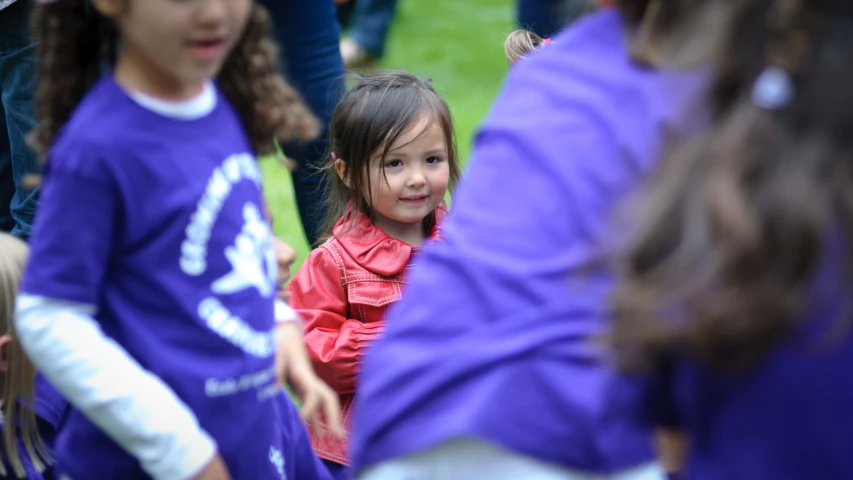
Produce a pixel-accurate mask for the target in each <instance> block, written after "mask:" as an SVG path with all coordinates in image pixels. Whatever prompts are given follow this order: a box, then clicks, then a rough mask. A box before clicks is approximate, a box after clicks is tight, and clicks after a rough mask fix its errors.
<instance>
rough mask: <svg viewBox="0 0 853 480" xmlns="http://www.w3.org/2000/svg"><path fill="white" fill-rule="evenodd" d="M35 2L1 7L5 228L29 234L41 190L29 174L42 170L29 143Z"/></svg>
mask: <svg viewBox="0 0 853 480" xmlns="http://www.w3.org/2000/svg"><path fill="white" fill-rule="evenodd" d="M31 13H32V2H31V1H30V0H18V1H17V2H14V3H12V4H11V5H9V6H8V7H6V8H4V9H3V10H0V116H2V119H0V203H2V205H0V228H2V229H3V230H4V231H11V233H12V234H13V235H16V236H18V237H20V238H23V239H28V238H29V236H30V233H31V232H32V224H33V217H34V216H35V211H36V203H37V201H38V189H37V188H28V187H32V185H27V183H28V182H27V180H28V179H27V177H28V176H30V175H37V174H38V173H39V164H38V157H37V156H36V154H35V152H33V151H32V150H31V149H30V148H29V147H28V146H27V144H26V136H27V133H29V131H30V130H31V129H32V128H33V126H34V125H35V97H34V95H35V88H36V57H35V44H34V42H33V39H32V37H31V35H30V32H29V25H30V14H31Z"/></svg>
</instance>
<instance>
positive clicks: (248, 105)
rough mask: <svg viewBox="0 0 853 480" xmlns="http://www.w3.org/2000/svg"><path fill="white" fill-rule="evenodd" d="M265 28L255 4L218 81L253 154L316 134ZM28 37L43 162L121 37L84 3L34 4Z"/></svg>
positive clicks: (37, 145)
mask: <svg viewBox="0 0 853 480" xmlns="http://www.w3.org/2000/svg"><path fill="white" fill-rule="evenodd" d="M269 28H270V19H269V15H268V13H267V11H266V10H265V9H264V8H263V7H262V6H260V5H253V6H252V11H251V14H250V17H249V20H248V23H247V25H246V29H245V31H244V33H243V36H242V37H241V39H240V40H239V41H238V43H237V45H236V46H235V47H234V50H233V51H232V52H231V54H230V55H229V57H228V59H227V60H226V62H225V64H224V65H223V67H222V71H221V72H220V73H219V77H218V79H217V80H218V85H219V87H220V88H221V89H222V91H223V92H224V93H225V95H226V96H227V97H228V99H229V100H230V101H231V103H232V104H233V105H234V107H235V109H236V110H237V112H238V113H239V115H240V118H241V120H242V122H243V125H244V127H245V128H246V133H247V134H248V137H249V140H250V141H251V144H252V147H253V148H254V149H255V153H256V154H258V155H265V154H269V153H273V152H275V151H276V140H282V141H284V140H293V139H298V140H310V139H312V138H314V137H316V136H317V135H318V134H319V132H320V127H319V122H318V121H317V120H316V118H314V116H313V115H312V114H311V113H310V111H309V110H308V107H306V106H305V104H304V103H303V101H302V99H301V98H300V96H299V94H298V93H297V92H296V91H295V90H294V89H293V88H292V87H291V86H290V85H288V84H287V83H286V82H285V81H284V79H283V78H282V77H281V76H280V75H279V73H278V72H279V68H278V54H277V49H276V46H275V44H274V43H273V41H272V40H271V39H270V38H269V35H268V31H269ZM33 30H34V32H35V33H36V35H37V38H38V40H39V41H40V43H39V45H38V57H39V62H38V63H39V71H38V76H39V84H38V89H37V92H36V108H37V114H38V115H37V117H38V124H37V125H36V127H35V129H34V130H33V132H32V133H31V134H30V144H31V146H32V147H33V148H34V149H35V150H36V151H37V152H38V153H39V154H41V155H42V156H44V155H46V153H47V151H48V150H49V149H50V147H51V145H52V144H53V142H54V140H55V139H56V135H57V132H58V131H59V129H60V128H62V126H63V125H64V124H65V122H67V121H68V119H69V117H70V116H71V113H72V112H73V111H74V109H75V108H76V107H77V105H78V104H79V103H80V101H81V100H82V99H83V96H84V95H85V94H86V92H87V91H88V90H89V88H91V87H92V85H93V84H94V83H95V82H96V81H97V80H98V78H100V76H101V75H102V74H103V73H104V72H105V68H104V67H105V65H112V64H113V63H114V62H115V59H116V55H117V52H118V48H119V47H118V44H119V43H118V42H119V36H118V33H117V32H116V30H115V28H114V27H113V26H112V24H111V22H109V21H108V20H107V19H105V18H104V17H102V16H101V15H100V14H98V13H97V11H96V10H95V9H94V8H92V7H91V6H90V5H88V0H59V1H56V2H53V3H49V4H44V5H39V6H38V7H37V8H36V11H35V14H34V18H33Z"/></svg>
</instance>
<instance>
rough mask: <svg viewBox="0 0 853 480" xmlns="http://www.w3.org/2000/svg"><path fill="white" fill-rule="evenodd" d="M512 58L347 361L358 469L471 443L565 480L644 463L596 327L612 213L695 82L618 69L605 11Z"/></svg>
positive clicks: (643, 444)
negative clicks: (378, 328)
mask: <svg viewBox="0 0 853 480" xmlns="http://www.w3.org/2000/svg"><path fill="white" fill-rule="evenodd" d="M534 57H535V58H530V59H527V60H523V61H521V62H518V63H517V64H516V65H515V67H514V68H513V70H512V72H511V73H510V75H509V79H508V81H507V84H506V85H505V88H504V90H503V92H502V94H501V96H500V98H499V99H498V102H497V104H496V105H495V107H494V109H493V110H492V112H491V113H490V115H489V118H488V119H487V120H486V122H485V124H484V125H483V127H482V129H481V130H480V132H479V133H478V135H477V138H476V144H475V148H474V154H473V159H472V162H471V166H470V168H469V170H468V172H467V174H466V178H465V180H464V182H462V184H461V186H460V188H459V191H458V192H457V194H456V196H455V197H454V204H453V211H452V212H451V214H450V217H449V219H448V221H447V222H446V223H445V225H444V233H445V235H444V241H443V242H439V243H435V244H432V245H430V246H428V247H427V248H426V249H424V252H423V254H422V256H421V257H420V258H419V262H418V268H417V269H416V270H415V271H414V272H413V275H412V277H411V279H410V282H409V285H408V286H407V290H406V294H405V295H404V297H403V299H402V300H401V301H400V302H399V303H397V304H395V305H394V306H393V307H392V308H391V309H390V311H389V314H388V322H387V324H388V326H387V331H386V334H385V336H384V337H383V338H382V339H380V340H379V341H378V342H377V343H376V344H375V345H374V346H373V347H372V349H371V350H370V351H369V353H368V355H367V358H366V360H365V362H364V365H363V373H362V377H361V383H360V385H359V394H360V397H359V398H358V400H357V402H358V403H357V409H356V416H355V424H354V438H353V445H352V461H353V463H354V467H355V468H356V469H357V470H361V469H364V468H366V467H369V466H371V465H375V464H377V463H379V462H382V461H384V460H388V459H392V458H396V457H400V456H403V455H407V454H412V453H415V452H419V451H423V450H425V449H428V448H430V447H432V446H435V445H437V444H439V443H441V442H443V441H446V440H449V439H451V438H458V437H475V438H479V439H483V440H486V441H490V442H494V443H495V444H497V445H500V446H503V447H505V448H508V449H511V450H513V451H515V452H519V453H521V454H524V455H528V456H531V457H535V458H538V459H541V460H544V461H548V462H554V463H557V464H561V465H564V466H566V467H569V468H572V469H579V470H586V471H595V472H602V473H606V472H611V471H616V470H620V469H625V468H630V467H633V466H637V465H639V464H641V463H644V462H647V461H651V460H652V459H653V458H654V453H653V448H652V444H651V431H650V429H649V428H648V427H647V426H645V425H643V424H641V422H640V420H639V418H638V415H636V411H637V409H638V407H639V403H640V397H641V393H642V388H641V387H642V384H641V382H639V381H637V380H635V379H628V378H623V377H621V376H620V375H618V374H616V373H615V372H614V371H613V369H611V368H610V367H609V366H608V365H607V363H606V362H605V361H603V360H602V355H603V352H602V351H601V350H600V349H599V348H598V347H597V346H596V344H595V338H594V337H595V336H596V335H597V334H600V333H602V332H603V331H604V330H605V328H606V326H607V307H608V296H609V294H610V293H611V292H612V290H613V285H614V279H613V275H612V273H611V271H610V270H609V268H608V263H607V258H608V252H607V251H606V247H607V245H608V244H612V242H610V237H608V235H612V232H609V231H608V230H609V227H610V226H611V223H610V220H611V218H610V217H611V213H613V212H612V211H613V210H614V208H615V207H616V206H617V204H618V203H619V202H620V200H622V199H624V197H625V195H626V194H627V193H628V192H631V191H632V190H634V189H635V188H636V187H637V186H638V184H639V183H640V181H641V180H642V179H643V177H644V175H645V174H646V173H648V172H649V170H650V169H651V168H652V167H653V164H654V160H655V159H656V157H657V154H658V153H659V150H660V148H661V142H662V139H663V137H664V131H665V130H667V129H673V130H675V131H677V130H679V129H680V128H683V127H687V126H689V124H685V123H684V122H683V118H682V117H683V115H684V112H683V109H682V108H680V107H681V106H684V105H685V104H686V103H687V101H688V100H689V99H692V98H694V97H696V96H697V91H698V90H699V89H700V88H699V86H700V83H701V82H699V81H698V79H697V78H696V76H695V75H688V74H675V73H661V72H654V71H650V70H646V69H643V68H641V67H639V66H637V65H635V64H634V63H632V62H631V61H630V59H629V57H628V53H627V44H626V39H625V28H624V25H623V22H622V19H621V17H620V15H619V14H618V13H617V12H616V11H614V10H605V11H601V12H598V13H595V14H592V15H590V16H588V17H586V18H585V19H582V20H580V21H579V22H578V23H577V24H576V25H575V26H574V27H572V28H570V29H568V30H567V31H566V32H564V33H563V34H561V36H560V37H558V38H557V39H556V40H555V41H554V42H553V43H552V44H551V46H550V47H548V48H546V49H542V50H541V51H537V52H536V53H535V54H534Z"/></svg>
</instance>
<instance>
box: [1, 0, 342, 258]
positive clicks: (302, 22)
mask: <svg viewBox="0 0 853 480" xmlns="http://www.w3.org/2000/svg"><path fill="white" fill-rule="evenodd" d="M0 1H2V0H0ZM260 3H261V4H263V5H264V6H265V7H266V8H267V9H269V11H270V14H271V15H272V19H273V23H274V25H275V36H276V40H278V43H279V45H280V46H281V52H282V63H283V64H284V69H285V74H286V75H287V78H288V79H289V80H290V81H291V82H292V83H293V85H294V86H296V88H298V89H299V92H300V93H301V94H302V96H303V97H305V101H306V102H307V103H308V105H310V106H311V108H312V110H313V111H314V114H316V115H317V116H318V117H319V118H320V120H321V121H322V122H323V126H324V129H323V134H322V135H321V136H320V137H319V138H318V139H317V140H315V141H313V142H311V143H308V144H304V145H297V144H292V145H284V146H283V147H284V153H285V154H286V155H287V156H288V158H290V159H291V160H293V161H295V162H296V163H297V167H296V169H295V170H294V171H293V188H294V191H295V193H296V202H297V205H298V207H299V217H300V218H301V219H302V226H303V228H304V229H305V236H306V237H307V238H308V242H309V243H311V245H312V246H314V245H315V244H316V243H317V241H318V239H319V235H320V223H321V222H322V219H323V216H324V215H325V212H326V200H325V191H324V190H325V182H324V181H323V176H322V175H320V174H318V173H317V162H319V161H320V159H321V158H322V155H323V153H325V151H326V148H327V145H328V135H327V130H328V126H329V119H330V118H331V116H332V111H334V109H335V106H336V105H337V103H338V100H339V99H340V94H341V93H342V92H341V88H340V86H341V82H342V80H343V76H344V65H343V62H342V60H341V54H340V50H339V42H340V38H341V28H340V25H338V21H337V18H336V10H335V5H334V2H333V0H260Z"/></svg>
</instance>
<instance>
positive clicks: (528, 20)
mask: <svg viewBox="0 0 853 480" xmlns="http://www.w3.org/2000/svg"><path fill="white" fill-rule="evenodd" d="M588 4H590V0H518V2H517V4H516V9H517V11H516V13H517V18H518V25H519V26H520V27H521V28H526V29H527V30H530V31H531V32H533V33H535V34H536V35H539V36H540V37H542V38H548V37H551V36H553V35H554V34H555V33H557V32H558V31H559V30H560V29H561V28H563V27H565V26H566V25H568V24H569V23H571V22H572V21H573V20H574V19H576V18H577V17H579V16H580V15H581V14H583V13H584V11H586V9H587V8H588Z"/></svg>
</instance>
